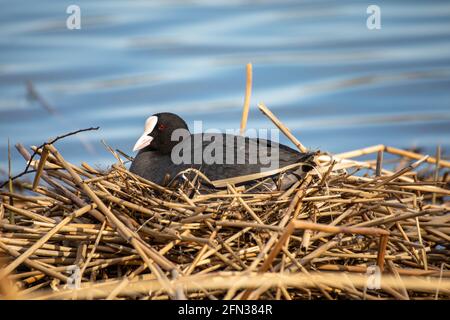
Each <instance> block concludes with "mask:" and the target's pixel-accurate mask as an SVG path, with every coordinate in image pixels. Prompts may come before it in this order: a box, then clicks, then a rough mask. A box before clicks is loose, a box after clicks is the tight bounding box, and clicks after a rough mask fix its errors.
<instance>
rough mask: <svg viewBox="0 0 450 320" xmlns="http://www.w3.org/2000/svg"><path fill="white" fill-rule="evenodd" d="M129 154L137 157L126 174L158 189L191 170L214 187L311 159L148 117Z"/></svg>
mask: <svg viewBox="0 0 450 320" xmlns="http://www.w3.org/2000/svg"><path fill="white" fill-rule="evenodd" d="M133 151H139V152H138V154H137V155H136V157H135V158H134V161H133V163H132V164H131V167H130V171H131V172H133V173H135V174H137V175H139V176H141V177H143V178H145V179H147V180H150V181H153V182H156V183H158V184H162V183H163V181H165V179H166V178H167V175H169V177H170V178H174V177H175V176H177V174H178V173H179V172H181V171H183V170H186V169H189V168H195V169H198V170H200V171H201V172H202V173H204V174H205V175H206V176H207V177H208V178H209V179H210V180H211V181H214V180H221V179H226V178H231V177H237V176H244V175H249V174H254V173H259V172H263V171H265V170H273V169H278V168H282V167H285V166H288V165H291V164H294V163H299V162H303V163H305V162H310V161H311V158H312V154H310V153H300V152H298V151H296V150H294V149H291V148H289V147H287V146H285V145H282V144H278V143H275V142H273V141H270V140H264V139H260V138H248V137H243V136H239V135H232V134H223V133H199V134H191V133H190V132H189V129H188V126H187V124H186V122H185V121H184V120H183V119H181V118H180V117H179V116H177V115H175V114H173V113H157V114H154V115H153V116H151V117H149V118H148V119H147V121H146V122H145V128H144V133H143V134H142V136H141V137H140V138H139V139H138V141H137V142H136V144H135V146H134V148H133ZM296 169H298V168H296ZM305 171H306V170H305ZM297 172H299V171H297Z"/></svg>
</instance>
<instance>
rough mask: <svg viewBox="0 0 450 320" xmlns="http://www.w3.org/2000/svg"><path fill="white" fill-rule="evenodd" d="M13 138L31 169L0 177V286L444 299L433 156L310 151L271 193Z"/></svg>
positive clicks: (127, 294) (446, 275) (154, 294)
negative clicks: (94, 163) (66, 154)
mask: <svg viewBox="0 0 450 320" xmlns="http://www.w3.org/2000/svg"><path fill="white" fill-rule="evenodd" d="M17 148H18V150H19V151H20V153H21V154H22V155H23V156H24V158H25V159H26V160H27V161H29V164H30V167H31V168H35V170H36V172H35V177H34V181H33V182H32V183H30V182H26V181H25V180H22V179H21V180H19V179H17V180H15V181H14V183H11V184H10V186H9V189H8V187H4V188H3V189H0V191H1V193H0V195H1V198H0V199H1V203H0V232H1V233H0V250H1V251H0V255H1V262H0V263H1V264H3V268H2V269H1V271H0V294H1V295H2V297H3V298H20V299H91V298H93V299H448V298H449V297H450V270H449V249H450V248H449V245H450V241H449V239H450V215H449V214H448V213H449V202H448V196H449V195H450V190H449V188H448V186H449V178H448V168H449V167H450V163H449V162H448V161H445V160H442V159H440V155H439V154H438V155H437V156H436V157H429V156H426V155H422V154H419V153H415V152H411V151H406V150H400V149H396V148H392V147H387V146H383V145H378V146H373V147H369V148H365V149H361V150H356V151H351V152H347V153H343V154H338V155H334V156H332V155H329V154H325V153H320V152H318V153H317V155H316V156H315V164H316V165H315V168H314V169H313V170H311V171H309V172H308V173H307V174H306V175H305V177H304V178H303V179H301V180H300V181H298V182H297V183H295V184H294V185H292V186H291V187H290V188H289V189H287V190H283V191H278V190H261V189H258V188H255V185H261V183H262V182H264V180H265V178H264V177H259V178H258V177H254V176H252V177H248V178H249V179H250V178H251V179H252V180H253V181H254V184H253V185H250V186H249V185H246V186H239V185H238V184H236V181H237V180H234V179H230V180H228V181H220V184H221V188H204V187H202V186H205V181H204V180H205V179H206V177H203V176H202V175H201V174H199V173H198V172H196V173H195V174H194V175H192V174H191V175H188V174H186V175H185V176H184V179H183V180H182V182H181V183H178V184H176V185H172V186H170V187H164V186H160V185H157V184H154V183H152V182H150V181H146V180H145V179H142V178H140V177H138V176H135V175H133V174H132V173H130V172H129V171H128V170H127V169H126V161H127V159H125V158H123V157H122V156H121V155H120V154H118V153H116V152H114V151H112V150H111V151H112V153H113V154H114V156H115V157H116V158H117V163H116V164H114V165H113V166H112V167H111V168H110V169H109V170H106V171H99V170H97V169H94V168H92V167H91V166H89V165H88V164H86V163H83V164H82V165H81V166H77V165H74V164H71V163H69V162H67V161H66V160H65V159H64V158H63V156H62V155H61V154H60V153H59V152H58V150H57V149H56V147H55V146H54V144H44V145H43V146H41V147H39V148H36V147H34V148H33V149H32V151H34V152H35V154H36V157H38V156H39V157H40V159H39V160H34V159H33V158H35V157H31V156H30V153H29V152H28V151H27V150H26V149H25V148H24V147H23V146H20V145H18V146H17ZM363 155H364V156H365V157H366V158H368V159H369V160H365V161H357V160H355V158H357V157H359V156H363ZM383 155H386V156H385V157H384V158H386V159H385V160H384V161H383ZM387 155H390V158H389V160H387V158H388V156H387ZM383 165H384V166H388V167H389V168H390V170H388V169H385V168H383V167H384V166H383ZM281 176H282V175H281ZM239 181H240V182H242V179H240V180H239ZM212 183H214V182H212ZM206 184H208V183H207V182H206ZM216 187H217V185H216ZM14 190H15V191H14ZM255 190H258V191H255ZM379 275H381V276H380V277H378V276H379ZM377 279H381V281H380V283H378V284H377V282H376V281H377ZM370 281H372V282H370ZM370 283H372V284H370Z"/></svg>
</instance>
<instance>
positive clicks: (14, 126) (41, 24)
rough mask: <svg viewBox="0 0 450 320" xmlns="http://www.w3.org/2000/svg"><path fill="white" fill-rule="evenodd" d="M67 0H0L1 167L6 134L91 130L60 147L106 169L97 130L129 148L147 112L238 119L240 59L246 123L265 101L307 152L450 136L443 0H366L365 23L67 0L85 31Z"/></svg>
mask: <svg viewBox="0 0 450 320" xmlns="http://www.w3.org/2000/svg"><path fill="white" fill-rule="evenodd" d="M72 3H74V2H73V1H44V0H39V1H19V0H8V1H0V5H1V10H0V152H1V153H0V165H1V168H2V170H5V169H6V167H5V165H6V158H7V156H6V146H7V139H8V137H9V138H10V140H11V144H15V143H18V142H20V143H23V144H24V145H33V144H34V145H38V144H41V143H42V142H44V141H46V140H47V139H48V138H50V137H54V136H57V135H59V134H63V133H66V132H69V131H73V130H76V129H79V128H86V127H91V126H100V127H101V129H100V130H99V131H96V132H90V133H85V134H82V135H80V136H79V137H71V138H68V139H66V140H64V141H63V142H61V143H58V145H57V147H58V148H59V149H60V150H61V151H62V153H63V155H64V156H65V157H66V158H67V159H68V160H70V161H72V162H75V163H80V162H81V161H87V162H89V163H90V164H92V165H101V166H106V165H107V164H110V163H112V162H114V159H113V158H112V157H111V155H110V154H109V153H108V152H107V151H106V150H105V148H104V146H103V145H102V144H101V142H100V140H101V139H104V140H105V141H106V142H107V143H108V144H109V145H111V146H112V147H114V148H119V149H121V150H123V151H125V152H128V153H130V154H131V148H132V146H133V144H134V142H135V140H136V139H137V137H138V136H139V135H140V132H141V130H142V126H143V123H144V121H145V119H146V117H148V116H149V115H151V114H153V113H155V112H161V111H170V112H175V113H178V114H180V115H181V116H182V117H183V118H184V119H185V120H186V121H187V122H188V124H189V125H192V123H193V121H194V120H203V121H204V124H203V126H204V128H220V129H229V128H238V127H239V123H240V117H241V108H242V103H243V95H244V88H245V65H246V63H248V62H252V63H253V69H254V82H253V85H254V88H253V96H252V112H251V114H250V120H249V127H251V128H267V127H269V128H270V127H272V125H271V123H270V121H269V120H267V119H266V118H265V117H264V116H263V115H261V114H260V113H259V111H257V110H256V109H257V108H256V103H257V102H265V103H266V104H267V106H268V107H269V108H270V109H271V110H272V111H273V112H274V113H275V114H276V115H277V116H278V117H279V118H280V119H281V120H282V121H283V122H285V124H286V125H287V126H288V127H289V128H290V129H291V130H292V131H293V132H294V134H295V135H296V136H297V137H298V138H299V139H300V140H301V141H302V142H303V143H304V144H305V145H307V146H309V147H311V148H314V149H324V150H329V151H332V152H339V151H346V150H351V149H355V148H360V147H364V146H369V145H372V144H380V143H382V144H388V145H393V146H398V147H414V146H418V147H425V148H426V149H427V150H430V152H431V151H432V150H434V147H435V146H436V145H437V144H441V145H442V146H443V148H444V150H445V149H446V148H447V149H448V147H449V146H450V139H449V138H450V90H449V89H450V2H449V1H393V0H390V1H376V4H378V5H379V6H380V8H381V19H382V20H381V22H382V29H381V30H372V31H370V30H368V29H367V27H366V19H367V17H368V15H367V13H366V8H367V5H368V4H367V2H366V1H318V0H315V1H275V0H273V1H209V2H207V1H162V0H161V1H96V2H94V1H80V0H77V1H76V2H75V3H76V4H78V5H79V6H80V7H81V18H82V29H81V30H68V29H67V28H66V18H67V16H68V15H67V14H66V8H67V6H68V5H70V4H72ZM27 82H28V83H31V84H32V87H33V89H34V91H35V92H37V94H38V96H39V99H40V100H41V101H39V99H38V100H36V99H35V98H36V97H34V98H33V95H30V92H29V88H28V89H27ZM282 141H283V142H286V143H287V140H286V139H285V138H283V137H282ZM13 167H14V171H19V169H21V168H23V160H21V158H20V156H19V155H18V153H17V152H15V151H14V153H13Z"/></svg>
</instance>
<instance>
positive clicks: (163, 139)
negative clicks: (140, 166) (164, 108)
mask: <svg viewBox="0 0 450 320" xmlns="http://www.w3.org/2000/svg"><path fill="white" fill-rule="evenodd" d="M177 129H182V130H184V131H183V132H186V133H189V129H188V126H187V124H186V122H184V120H183V119H181V118H180V117H179V116H177V115H176V114H173V113H169V112H163V113H156V114H154V115H152V116H151V117H148V119H147V120H146V121H145V126H144V133H143V134H142V136H141V137H140V138H139V139H138V141H137V142H136V144H135V145H134V148H133V151H138V150H143V149H148V150H156V151H159V152H160V153H162V154H169V153H170V152H171V151H172V148H173V147H174V146H175V145H176V144H177V143H178V142H179V140H178V141H172V133H173V132H174V131H175V130H177Z"/></svg>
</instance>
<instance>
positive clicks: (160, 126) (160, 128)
mask: <svg viewBox="0 0 450 320" xmlns="http://www.w3.org/2000/svg"><path fill="white" fill-rule="evenodd" d="M165 128H166V126H165V125H163V124H160V125H158V130H160V131H162V130H164V129H165Z"/></svg>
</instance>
